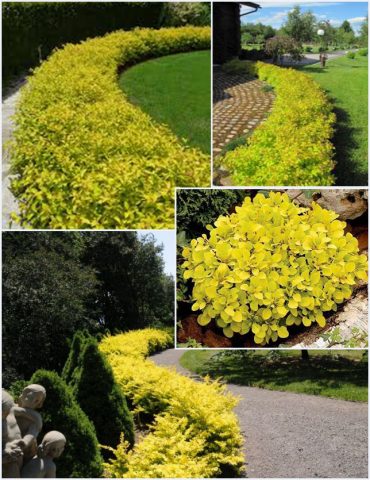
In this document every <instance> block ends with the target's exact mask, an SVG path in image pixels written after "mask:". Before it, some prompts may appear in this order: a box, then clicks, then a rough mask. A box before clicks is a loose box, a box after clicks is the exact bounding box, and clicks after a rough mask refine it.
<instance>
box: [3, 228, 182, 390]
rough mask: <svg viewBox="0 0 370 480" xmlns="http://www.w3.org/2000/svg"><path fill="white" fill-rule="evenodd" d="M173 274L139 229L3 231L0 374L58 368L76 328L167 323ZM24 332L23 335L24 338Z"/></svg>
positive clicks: (8, 377) (10, 376)
mask: <svg viewBox="0 0 370 480" xmlns="http://www.w3.org/2000/svg"><path fill="white" fill-rule="evenodd" d="M172 322H173V279H172V277H169V276H168V275H166V274H165V273H164V270H163V260H162V257H161V247H160V246H158V245H156V244H155V241H154V239H153V238H152V237H151V236H150V235H147V236H146V237H145V238H141V239H139V237H138V235H137V234H136V233H135V232H122V233H108V232H107V233H106V232H95V233H94V234H91V233H88V232H83V233H81V232H79V233H77V232H71V233H70V234H68V235H66V234H65V233H62V232H52V233H51V232H35V233H33V234H32V235H31V234H20V233H17V232H7V233H4V235H3V341H4V343H3V345H4V347H3V382H4V386H5V387H7V386H8V385H9V384H10V383H11V382H12V381H14V380H16V379H21V378H29V377H30V376H31V375H32V374H33V372H34V371H35V370H37V369H39V368H46V369H48V370H56V371H57V372H61V370H62V368H63V365H64V362H65V360H66V358H67V355H68V351H69V341H70V339H71V338H72V336H73V334H74V332H75V331H76V330H78V329H86V330H87V331H89V332H91V333H92V334H94V335H97V334H99V333H101V332H105V331H106V330H110V331H115V330H119V331H124V330H128V329H132V328H138V327H142V326H146V325H152V324H164V325H172ZM25 339H27V341H25Z"/></svg>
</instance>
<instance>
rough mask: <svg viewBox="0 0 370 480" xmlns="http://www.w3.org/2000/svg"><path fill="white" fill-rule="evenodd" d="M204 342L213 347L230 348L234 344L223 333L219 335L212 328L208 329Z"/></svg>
mask: <svg viewBox="0 0 370 480" xmlns="http://www.w3.org/2000/svg"><path fill="white" fill-rule="evenodd" d="M203 344H204V345H205V346H206V347H211V348H228V347H231V346H232V343H231V340H230V339H229V338H226V337H224V336H223V335H217V333H215V332H214V331H212V330H207V331H206V333H205V335H204V337H203Z"/></svg>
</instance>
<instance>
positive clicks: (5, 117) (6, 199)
mask: <svg viewBox="0 0 370 480" xmlns="http://www.w3.org/2000/svg"><path fill="white" fill-rule="evenodd" d="M18 98H19V89H15V91H14V92H13V93H12V94H11V95H9V96H8V97H7V98H6V99H5V100H4V101H3V104H2V135H3V137H2V138H3V147H2V148H3V157H2V158H3V159H2V178H1V181H2V226H3V228H12V229H17V230H20V229H21V227H20V226H19V225H17V224H15V223H14V222H12V223H10V214H11V213H12V212H18V206H17V202H16V200H15V198H14V196H13V194H12V193H11V191H10V190H9V187H10V181H11V175H10V164H9V154H8V152H7V150H6V142H8V141H9V140H10V139H11V136H12V133H13V128H14V124H13V121H12V116H13V115H14V113H15V106H16V103H17V101H18Z"/></svg>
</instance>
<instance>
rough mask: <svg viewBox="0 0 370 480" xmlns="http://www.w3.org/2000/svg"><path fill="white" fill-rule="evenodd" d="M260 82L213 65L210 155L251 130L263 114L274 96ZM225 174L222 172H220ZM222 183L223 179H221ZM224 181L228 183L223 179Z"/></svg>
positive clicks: (269, 106)
mask: <svg viewBox="0 0 370 480" xmlns="http://www.w3.org/2000/svg"><path fill="white" fill-rule="evenodd" d="M264 85H265V84H264V82H261V81H260V80H256V79H254V78H252V77H249V76H248V75H245V74H229V73H224V72H222V71H221V69H220V68H216V69H215V70H214V74H213V155H214V157H216V156H217V155H219V154H220V152H221V151H222V149H223V148H224V147H225V146H226V145H227V144H228V143H230V141H231V140H233V139H235V138H238V137H240V136H242V135H248V134H249V133H251V132H252V131H253V130H254V129H255V128H256V127H257V126H258V125H259V124H260V123H261V122H262V121H263V120H264V119H265V118H266V116H267V114H268V112H269V111H270V110H271V107H272V103H273V100H274V94H273V93H272V92H265V91H264V90H263V89H262V87H263V86H264ZM221 176H222V177H225V175H224V174H222V175H221ZM222 184H224V183H222ZM226 184H230V183H229V182H226Z"/></svg>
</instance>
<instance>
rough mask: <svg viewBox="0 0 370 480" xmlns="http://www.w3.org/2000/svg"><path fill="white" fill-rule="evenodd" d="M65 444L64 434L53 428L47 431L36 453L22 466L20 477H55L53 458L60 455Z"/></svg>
mask: <svg viewBox="0 0 370 480" xmlns="http://www.w3.org/2000/svg"><path fill="white" fill-rule="evenodd" d="M65 444H66V438H65V436H64V435H63V434H62V433H60V432H57V431H55V430H53V431H51V432H48V433H47V434H46V435H45V436H44V438H43V440H42V442H41V445H39V447H38V449H37V455H35V456H34V457H33V458H32V460H30V461H29V462H27V463H26V465H25V466H24V467H23V468H22V472H21V477H22V478H55V477H56V466H55V463H54V461H53V460H54V459H55V458H58V457H60V455H61V454H62V453H63V450H64V447H65Z"/></svg>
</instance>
